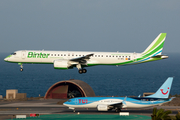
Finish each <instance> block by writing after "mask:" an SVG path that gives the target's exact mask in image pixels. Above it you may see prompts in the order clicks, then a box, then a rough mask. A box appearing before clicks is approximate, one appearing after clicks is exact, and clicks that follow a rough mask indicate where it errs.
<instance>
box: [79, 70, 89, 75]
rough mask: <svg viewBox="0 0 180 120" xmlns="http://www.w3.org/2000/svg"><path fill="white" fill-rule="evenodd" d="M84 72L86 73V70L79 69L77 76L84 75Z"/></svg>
mask: <svg viewBox="0 0 180 120" xmlns="http://www.w3.org/2000/svg"><path fill="white" fill-rule="evenodd" d="M86 72H87V70H86V69H80V70H79V74H82V73H86Z"/></svg>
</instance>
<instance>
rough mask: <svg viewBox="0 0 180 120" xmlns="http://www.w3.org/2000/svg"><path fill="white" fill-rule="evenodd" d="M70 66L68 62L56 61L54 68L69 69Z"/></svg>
mask: <svg viewBox="0 0 180 120" xmlns="http://www.w3.org/2000/svg"><path fill="white" fill-rule="evenodd" d="M68 67H70V65H69V64H68V61H67V60H55V61H54V68H55V69H68Z"/></svg>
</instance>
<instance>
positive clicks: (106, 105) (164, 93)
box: [63, 77, 173, 112]
mask: <svg viewBox="0 0 180 120" xmlns="http://www.w3.org/2000/svg"><path fill="white" fill-rule="evenodd" d="M172 82H173V77H169V78H168V79H167V80H166V81H165V82H164V84H163V85H162V86H161V87H160V88H159V89H158V90H157V92H156V93H155V94H153V95H150V96H146V97H77V98H72V99H69V100H68V101H66V102H64V103H63V105H65V106H68V107H69V109H72V110H74V112H75V108H97V110H98V111H108V110H112V109H115V111H116V112H120V111H121V109H122V108H146V107H152V106H155V105H162V104H163V103H166V102H170V101H171V100H172V99H173V98H168V97H169V93H170V89H171V85H172Z"/></svg>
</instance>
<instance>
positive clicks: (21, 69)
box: [18, 63, 23, 72]
mask: <svg viewBox="0 0 180 120" xmlns="http://www.w3.org/2000/svg"><path fill="white" fill-rule="evenodd" d="M18 64H19V65H20V67H21V68H20V71H21V72H22V71H23V64H22V63H18Z"/></svg>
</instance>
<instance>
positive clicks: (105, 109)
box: [97, 105, 108, 111]
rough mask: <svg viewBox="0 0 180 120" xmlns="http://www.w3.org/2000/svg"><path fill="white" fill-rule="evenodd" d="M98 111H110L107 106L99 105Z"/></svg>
mask: <svg viewBox="0 0 180 120" xmlns="http://www.w3.org/2000/svg"><path fill="white" fill-rule="evenodd" d="M97 110H98V111H108V106H107V105H98V106H97Z"/></svg>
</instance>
